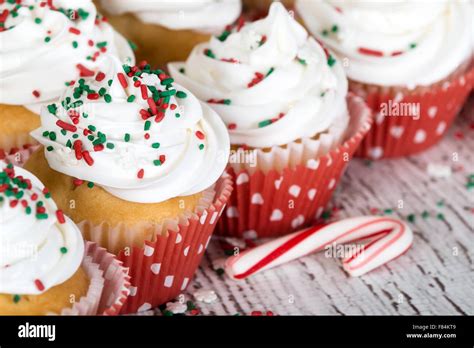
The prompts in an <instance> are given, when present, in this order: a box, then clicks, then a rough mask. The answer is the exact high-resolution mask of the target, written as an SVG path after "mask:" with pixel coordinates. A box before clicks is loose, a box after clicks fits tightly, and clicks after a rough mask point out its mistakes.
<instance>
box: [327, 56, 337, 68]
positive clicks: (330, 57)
mask: <svg viewBox="0 0 474 348" xmlns="http://www.w3.org/2000/svg"><path fill="white" fill-rule="evenodd" d="M334 64H336V60H335V59H334V57H333V56H332V55H329V57H328V65H329V66H331V67H332V66H333V65H334Z"/></svg>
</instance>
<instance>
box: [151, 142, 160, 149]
mask: <svg viewBox="0 0 474 348" xmlns="http://www.w3.org/2000/svg"><path fill="white" fill-rule="evenodd" d="M151 147H152V148H154V149H159V148H160V143H153V144H151Z"/></svg>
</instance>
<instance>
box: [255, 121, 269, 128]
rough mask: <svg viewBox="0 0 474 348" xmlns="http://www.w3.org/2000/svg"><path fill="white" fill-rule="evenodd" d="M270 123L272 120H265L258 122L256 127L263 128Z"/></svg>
mask: <svg viewBox="0 0 474 348" xmlns="http://www.w3.org/2000/svg"><path fill="white" fill-rule="evenodd" d="M271 124H272V120H265V121H261V122H259V123H258V128H263V127H266V126H268V125H271Z"/></svg>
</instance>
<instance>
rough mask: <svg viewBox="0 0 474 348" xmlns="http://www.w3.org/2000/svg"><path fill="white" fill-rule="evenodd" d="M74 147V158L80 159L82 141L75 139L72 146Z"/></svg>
mask: <svg viewBox="0 0 474 348" xmlns="http://www.w3.org/2000/svg"><path fill="white" fill-rule="evenodd" d="M72 147H73V148H74V152H75V154H76V159H77V160H81V159H82V141H80V140H76V141H75V142H74V144H73V146H72Z"/></svg>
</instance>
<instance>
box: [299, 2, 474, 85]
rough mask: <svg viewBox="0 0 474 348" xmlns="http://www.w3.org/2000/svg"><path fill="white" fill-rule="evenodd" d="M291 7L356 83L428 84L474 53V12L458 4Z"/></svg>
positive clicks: (306, 4) (311, 4)
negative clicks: (344, 63)
mask: <svg viewBox="0 0 474 348" xmlns="http://www.w3.org/2000/svg"><path fill="white" fill-rule="evenodd" d="M296 9H297V11H298V13H299V15H300V16H301V17H302V18H303V20H304V23H305V25H306V26H307V27H308V29H309V30H310V31H311V32H312V33H313V34H314V35H315V36H317V37H318V38H319V39H321V40H322V41H324V42H325V43H326V44H327V45H328V46H329V47H331V48H332V49H333V50H334V51H336V53H337V54H338V55H339V57H340V58H348V68H347V75H348V77H349V78H350V79H352V80H355V81H359V82H364V83H371V84H377V85H382V86H406V87H409V88H413V87H415V86H419V85H430V84H433V83H436V82H438V81H440V80H442V79H443V78H445V77H447V76H448V75H449V74H451V73H452V72H454V71H455V70H456V69H457V68H458V67H459V66H460V65H461V64H462V63H464V62H466V61H467V60H468V59H469V58H470V56H472V55H473V52H474V31H473V28H474V24H473V23H474V16H473V13H474V11H473V7H472V6H469V3H468V2H467V1H463V0H438V1H426V0H391V1H380V2H379V1H354V0H352V1H340V0H324V1H312V0H297V2H296Z"/></svg>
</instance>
